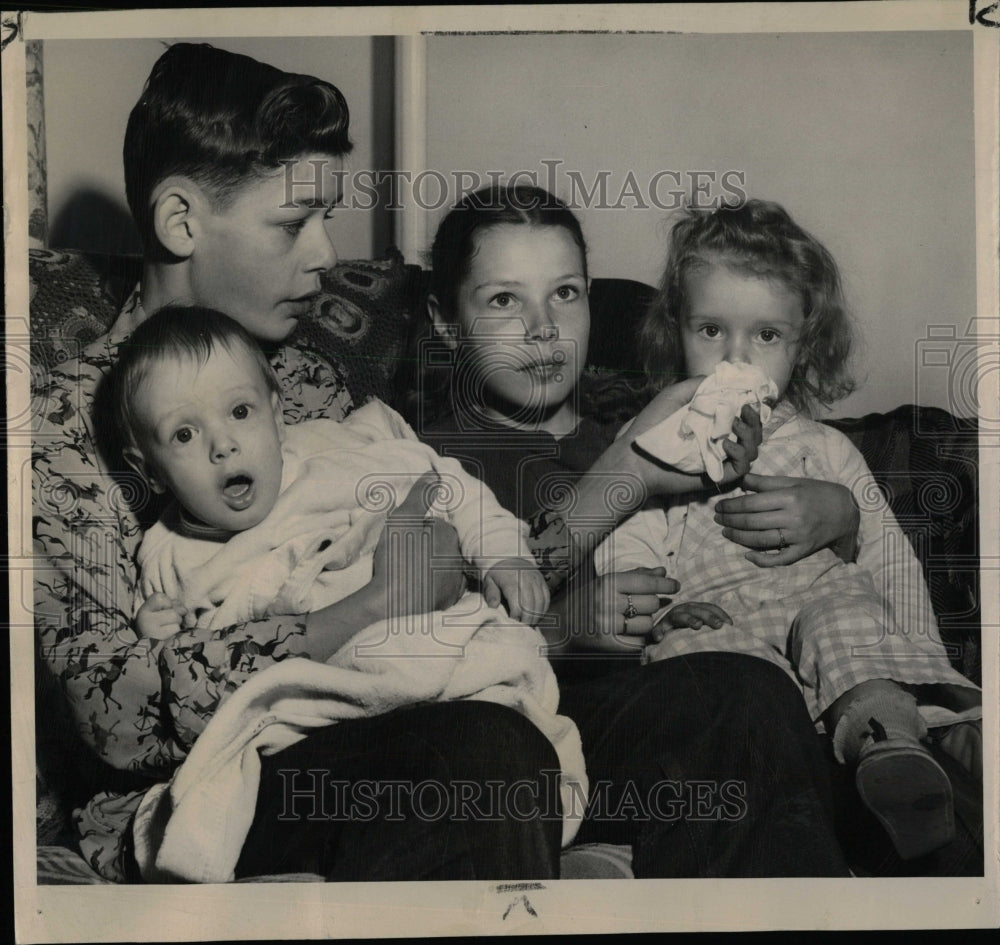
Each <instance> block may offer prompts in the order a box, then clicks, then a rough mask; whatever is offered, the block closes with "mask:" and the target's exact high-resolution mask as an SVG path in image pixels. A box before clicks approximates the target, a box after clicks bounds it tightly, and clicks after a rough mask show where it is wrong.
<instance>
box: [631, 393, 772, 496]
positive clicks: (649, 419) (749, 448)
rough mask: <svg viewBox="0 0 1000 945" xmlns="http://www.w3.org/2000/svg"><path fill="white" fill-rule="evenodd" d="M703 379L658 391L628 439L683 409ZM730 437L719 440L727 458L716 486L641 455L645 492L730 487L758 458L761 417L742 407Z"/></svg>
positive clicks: (636, 422)
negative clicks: (732, 435) (720, 478)
mask: <svg viewBox="0 0 1000 945" xmlns="http://www.w3.org/2000/svg"><path fill="white" fill-rule="evenodd" d="M704 379H705V378H704V377H700V376H699V377H689V378H687V379H686V380H683V381H679V382H678V383H676V384H672V385H671V386H670V387H666V388H664V389H663V390H662V391H660V392H659V393H658V394H657V395H656V397H654V398H653V399H652V400H651V401H650V402H649V404H647V405H646V408H645V409H644V410H643V411H642V412H641V413H640V414H639V415H638V416H637V417H636V418H635V420H634V421H633V423H632V424H631V426H630V427H629V428H628V431H627V433H626V435H627V436H628V438H629V439H630V440H631V441H633V442H634V441H635V440H636V439H637V438H638V437H639V436H641V435H642V434H643V433H645V432H646V431H647V430H651V429H652V428H653V427H655V426H657V424H659V423H662V422H663V421H664V420H666V419H667V417H669V416H670V415H671V414H673V413H675V412H676V411H678V410H680V409H681V407H684V406H686V405H687V404H688V403H689V402H690V400H691V398H692V397H693V396H694V394H695V391H697V390H698V387H699V386H700V385H701V382H702V381H703V380H704ZM733 434H734V435H735V436H736V440H735V441H733V440H729V439H726V440H723V441H722V448H723V449H724V450H725V452H726V456H727V457H728V459H726V461H725V462H724V463H723V464H722V470H723V472H722V480H721V481H720V482H719V483H712V482H711V481H709V480H708V478H707V477H705V476H694V475H690V474H688V473H682V472H679V471H677V470H676V469H674V468H673V467H671V466H666V465H663V464H661V463H658V462H656V461H655V460H652V459H646V458H645V454H643V457H644V461H643V463H642V464H641V465H640V467H639V470H638V471H639V473H640V475H641V476H642V479H643V482H644V484H645V486H646V489H647V490H648V491H649V492H650V493H652V494H653V495H656V494H658V493H666V494H677V493H680V492H693V491H697V490H702V489H705V488H708V487H711V488H713V489H716V488H718V487H720V486H731V485H733V484H734V483H736V482H737V481H738V480H739V479H741V478H742V477H743V476H745V475H746V474H747V473H748V472H749V471H750V466H751V464H752V463H753V461H754V460H755V459H756V458H757V451H758V450H759V449H760V444H761V442H762V441H763V438H764V433H763V427H762V425H761V422H760V414H758V413H757V411H756V410H754V409H753V407H751V406H749V405H746V406H744V407H743V409H742V410H741V411H740V416H738V417H737V418H736V419H735V420H734V421H733Z"/></svg>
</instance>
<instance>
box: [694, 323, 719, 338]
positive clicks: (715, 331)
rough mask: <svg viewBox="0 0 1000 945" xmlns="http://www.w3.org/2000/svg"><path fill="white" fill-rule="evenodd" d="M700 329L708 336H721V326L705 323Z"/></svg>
mask: <svg viewBox="0 0 1000 945" xmlns="http://www.w3.org/2000/svg"><path fill="white" fill-rule="evenodd" d="M699 331H700V332H701V334H703V335H704V336H705V337H706V338H718V337H719V326H718V325H703V326H702V327H701V328H700V329H699Z"/></svg>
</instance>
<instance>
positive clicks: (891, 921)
mask: <svg viewBox="0 0 1000 945" xmlns="http://www.w3.org/2000/svg"><path fill="white" fill-rule="evenodd" d="M988 6H989V4H988V3H982V4H980V7H982V8H986V7H988ZM994 6H995V5H994ZM988 15H990V16H993V17H994V18H995V19H998V20H1000V12H998V11H996V10H994V12H993V13H992V14H988ZM12 17H16V18H17V26H16V28H17V29H18V30H19V33H20V35H18V36H17V37H16V38H15V39H12V40H11V42H9V43H8V44H7V46H6V48H5V49H4V51H3V56H2V67H3V105H4V108H3V131H4V161H3V168H4V241H5V246H6V252H5V259H6V263H5V265H6V272H5V293H6V299H5V301H6V312H7V316H6V317H7V332H8V335H9V336H22V337H26V336H27V334H28V325H27V312H28V279H27V249H28V239H27V193H28V190H27V169H26V156H25V148H24V136H25V127H26V117H25V101H24V99H25V88H24V74H25V72H24V50H23V41H24V40H31V39H42V40H46V39H72V38H80V39H82V38H120V39H123V40H125V39H128V38H131V37H140V36H141V37H151V36H173V37H180V36H191V37H198V38H204V39H210V38H212V37H221V36H236V35H269V36H281V35H284V36H298V35H394V36H410V37H419V36H421V35H422V34H427V33H433V32H438V31H447V32H456V31H458V32H461V31H470V32H490V31H513V30H518V31H520V30H531V31H549V30H557V31H581V30H587V31H591V30H592V31H629V30H639V31H656V32H658V31H678V32H703V33H704V32H727V33H729V32H806V31H807V32H824V31H838V32H842V31H854V30H865V31H868V30H876V31H882V30H885V31H897V30H952V29H954V30H971V31H973V32H974V68H975V123H976V172H977V177H976V207H977V217H976V240H977V254H978V256H977V260H978V264H977V304H978V317H979V319H981V322H980V325H983V326H987V327H988V329H989V330H988V333H985V334H984V335H983V339H984V340H983V342H982V343H983V351H984V359H983V363H984V364H985V363H989V364H991V365H993V369H991V370H984V371H982V372H981V376H980V378H979V403H980V404H997V403H1000V371H997V370H996V369H995V364H996V358H995V350H996V347H997V340H996V339H997V338H998V337H1000V330H998V329H1000V325H998V318H997V313H998V310H1000V301H998V300H1000V274H998V258H997V241H998V234H1000V162H998V152H1000V144H998V141H1000V136H998V122H1000V119H998V115H1000V79H998V76H1000V29H996V28H989V27H987V26H985V25H981V24H970V22H969V5H968V3H967V2H966V0H948V2H910V0H905V2H904V0H893V2H887V3H848V4H843V5H841V4H836V3H828V4H778V3H774V4H769V3H761V4H734V5H731V6H730V5H721V4H720V5H716V4H691V5H686V4H684V5H673V4H664V5H656V6H652V5H635V6H632V5H623V6H617V5H616V6H611V5H607V6H605V5H593V6H591V5H586V6H566V7H556V6H548V7H534V6H530V7H529V6H504V7H475V8H471V7H408V8H364V9H361V8H342V9H317V8H297V9H280V10H271V9H256V8H255V9H245V10H238V9H223V10H207V9H198V10H179V11H178V10H170V11H168V10H145V11H118V12H103V13H71V14H42V13H28V12H25V13H21V14H12V13H4V14H3V20H4V21H5V26H4V42H5V43H7V37H8V32H7V30H8V28H7V25H6V23H7V22H8V21H11V18H12ZM410 48H411V50H412V51H413V55H414V56H417V55H418V53H419V43H417V42H414V43H413V44H411V47H410ZM404 63H410V65H411V66H412V67H413V68H416V66H417V65H418V64H416V63H415V60H414V59H410V60H406V59H404ZM404 68H408V66H404ZM407 94H408V95H417V96H419V94H420V92H419V89H418V90H417V91H416V92H414V91H413V89H412V87H411V88H409V91H408V93H407ZM407 140H409V141H412V140H413V138H412V137H410V138H407ZM400 159H401V160H404V161H406V162H410V161H418V160H419V146H415V153H413V154H408V155H405V156H402V155H401V156H400ZM410 238H411V239H412V240H413V241H414V243H415V244H416V242H417V241H418V240H422V238H423V235H422V234H419V233H417V232H412V233H411V234H410ZM991 339H992V340H991ZM987 356H989V357H987ZM990 357H992V361H990ZM28 380H29V377H28V365H27V363H21V362H19V361H18V359H17V355H16V353H15V354H12V353H11V352H10V351H8V366H7V395H8V397H7V404H8V418H7V420H8V430H10V429H13V428H16V426H17V419H18V418H19V417H25V416H27V415H28V411H29V409H30V397H29V393H28ZM7 449H8V502H9V518H8V523H9V524H8V547H9V555H10V558H9V562H10V568H9V571H10V578H11V581H12V582H15V581H18V582H21V581H23V582H25V583H26V584H30V578H31V574H30V566H31V561H30V558H28V559H26V558H24V556H23V549H24V548H25V547H27V544H26V536H25V534H24V532H25V531H27V532H28V533H29V534H30V522H26V521H21V520H20V515H21V509H20V508H19V507H18V497H19V496H20V495H21V488H22V484H21V482H20V481H19V471H20V470H24V469H26V468H28V466H27V463H26V460H28V459H29V457H30V439H29V440H25V439H24V438H23V437H18V436H8V437H7ZM998 469H1000V428H998V426H997V425H995V424H994V425H992V428H989V429H986V428H984V429H983V430H982V432H981V472H980V508H981V521H980V524H981V531H980V535H981V562H982V567H981V574H982V580H983V594H982V600H983V613H982V626H983V665H984V667H986V668H987V669H986V672H985V673H984V696H985V699H984V725H985V731H986V732H987V733H991V734H992V737H989V735H988V737H987V738H986V739H985V741H986V747H987V757H986V760H985V769H986V771H987V772H988V773H992V774H988V775H987V778H986V784H985V791H984V811H985V814H986V849H987V856H986V869H987V873H986V876H985V877H983V878H957V877H956V878H947V879H940V878H937V879H927V880H922V879H852V880H833V879H780V880H672V881H669V882H668V881H665V880H632V881H630V882H621V881H593V880H589V881H557V882H550V883H545V884H532V883H529V884H506V885H500V886H498V885H497V884H495V883H478V882H476V883H395V884H386V883H378V884H375V883H372V884H284V883H278V884H269V885H264V884H260V885H250V884H246V885H231V886H38V885H37V884H36V880H35V836H34V830H35V821H34V783H35V780H34V725H35V720H34V718H33V709H32V706H33V704H34V703H33V674H32V671H31V669H30V667H31V666H32V645H33V644H32V635H31V634H30V633H29V632H28V630H29V628H30V627H31V626H32V620H31V615H30V613H27V612H23V611H22V612H18V611H16V610H14V609H13V608H16V607H17V606H18V605H19V603H20V601H22V600H24V599H26V598H25V595H24V594H22V593H21V592H20V590H18V589H17V588H16V587H15V586H13V585H12V588H11V591H12V593H11V594H10V601H11V608H12V610H11V615H10V628H11V634H10V645H11V667H12V672H11V720H12V729H13V745H12V752H13V754H12V758H13V792H14V796H13V803H14V823H13V826H14V883H15V894H14V900H15V904H16V935H17V941H18V942H25V943H28V942H77V941H92V942H107V941H126V940H127V941H143V940H149V941H192V940H200V941H213V940H220V939H236V940H261V939H270V940H282V939H289V938H295V939H298V938H302V939H311V938H368V937H372V938H375V937H396V936H407V937H410V936H431V935H434V936H452V935H460V934H526V933H531V934H549V933H570V932H585V933H602V932H650V931H669V930H699V931H706V930H763V929H890V928H891V929H917V928H995V927H997V926H998V925H1000V899H998V863H997V856H996V853H997V850H998V842H997V838H998V811H1000V798H998V785H997V777H996V772H997V766H998V759H997V738H996V733H997V732H998V701H1000V697H998V688H997V687H998V681H997V673H996V670H997V666H998V665H1000V654H998V641H997V636H998V634H997V630H998V628H1000V594H998V593H997V586H998V577H1000V529H998V521H997V512H998V510H1000V484H998ZM27 599H30V595H28V596H27ZM876 889H877V890H878V891H876Z"/></svg>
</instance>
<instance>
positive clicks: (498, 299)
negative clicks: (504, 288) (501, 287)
mask: <svg viewBox="0 0 1000 945" xmlns="http://www.w3.org/2000/svg"><path fill="white" fill-rule="evenodd" d="M513 304H514V296H512V295H510V294H509V293H507V292H501V293H500V294H499V295H494V296H493V298H492V299H490V305H492V306H494V307H495V308H510V307H511V305H513Z"/></svg>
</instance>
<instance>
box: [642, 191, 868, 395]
mask: <svg viewBox="0 0 1000 945" xmlns="http://www.w3.org/2000/svg"><path fill="white" fill-rule="evenodd" d="M715 265H724V266H727V267H728V268H730V269H733V270H736V271H738V272H744V273H746V274H748V275H752V276H756V277H759V278H762V279H773V280H775V281H777V282H780V283H782V284H783V285H785V286H787V287H788V288H790V289H792V290H793V291H794V292H796V293H798V295H799V297H800V298H801V299H802V314H803V315H804V316H805V323H804V325H803V329H802V334H801V336H800V338H799V355H798V359H797V361H796V364H795V368H794V369H793V371H792V377H791V380H790V381H789V383H788V390H787V391H786V393H785V396H786V397H787V398H788V399H789V400H790V401H791V402H792V403H793V404H794V405H795V407H797V408H798V409H799V410H801V411H803V412H805V413H809V412H810V411H811V408H812V407H813V406H814V405H815V404H817V403H818V404H823V405H829V404H831V403H833V402H834V401H836V400H839V399H841V398H842V397H846V396H847V395H848V394H849V393H850V392H851V391H852V390H854V386H855V384H854V380H853V378H852V377H851V375H850V372H849V369H848V363H847V362H848V359H849V357H850V353H851V345H852V343H853V339H854V332H853V329H852V326H851V321H850V318H849V316H848V313H847V308H846V305H845V302H844V295H843V290H842V289H841V284H840V272H839V271H838V269H837V263H836V262H835V261H834V258H833V256H831V255H830V253H829V251H828V250H827V249H826V248H825V247H824V246H823V245H822V244H821V243H820V242H819V241H818V240H817V239H816V238H815V237H813V236H812V235H810V234H809V233H807V232H806V231H805V230H804V229H802V227H800V226H799V225H798V224H797V223H795V221H794V220H792V218H791V217H790V216H789V215H788V213H787V212H786V211H785V209H784V208H783V207H781V206H779V205H778V204H776V203H771V202H769V201H765V200H748V201H747V202H746V203H744V204H743V205H742V206H740V207H737V208H732V209H731V208H728V207H723V208H720V209H717V210H712V211H699V210H688V211H687V212H686V214H685V216H684V217H683V218H682V219H681V220H679V221H678V222H677V223H676V224H674V226H673V228H672V230H671V234H670V249H669V252H668V254H667V263H666V267H665V269H664V272H663V279H662V280H661V282H660V287H659V292H658V293H657V295H656V298H655V299H654V300H653V302H652V304H651V305H650V307H649V309H648V310H647V312H646V314H645V316H644V318H643V320H642V324H641V325H640V328H639V351H640V352H641V356H642V361H643V368H644V370H645V372H646V375H647V377H648V379H649V382H650V384H651V386H653V387H655V388H657V389H658V388H661V387H665V386H666V385H667V384H669V383H672V382H673V381H674V380H675V379H676V378H678V377H682V376H684V373H685V366H684V350H683V347H682V345H681V338H680V321H681V319H682V318H683V317H684V313H685V309H686V306H687V296H686V292H687V281H688V277H689V276H690V274H691V273H692V272H695V271H696V270H698V269H701V268H705V267H708V266H715Z"/></svg>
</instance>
